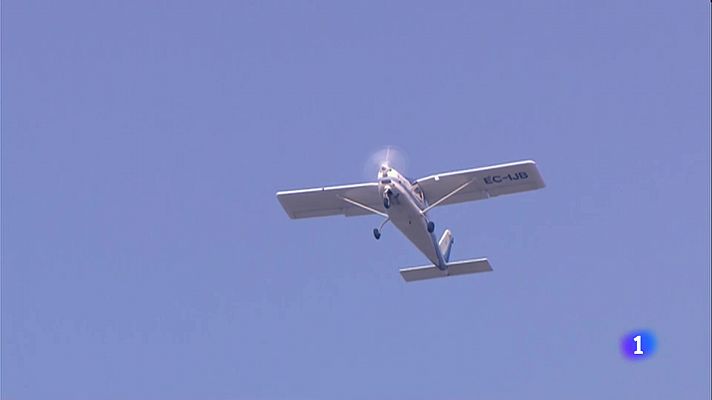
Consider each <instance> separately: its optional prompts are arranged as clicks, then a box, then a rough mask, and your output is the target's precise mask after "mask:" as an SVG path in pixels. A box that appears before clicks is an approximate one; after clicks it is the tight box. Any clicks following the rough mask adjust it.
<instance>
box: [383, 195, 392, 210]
mask: <svg viewBox="0 0 712 400" xmlns="http://www.w3.org/2000/svg"><path fill="white" fill-rule="evenodd" d="M383 207H384V208H386V209H389V208H391V198H390V197H388V196H385V197H384V198H383Z"/></svg>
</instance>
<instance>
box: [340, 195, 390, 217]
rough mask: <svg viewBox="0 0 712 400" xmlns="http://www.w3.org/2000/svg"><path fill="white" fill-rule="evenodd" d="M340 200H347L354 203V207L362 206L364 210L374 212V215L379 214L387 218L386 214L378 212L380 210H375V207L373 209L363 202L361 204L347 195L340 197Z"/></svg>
mask: <svg viewBox="0 0 712 400" xmlns="http://www.w3.org/2000/svg"><path fill="white" fill-rule="evenodd" d="M341 200H343V201H345V202H347V203H350V204H353V205H355V206H356V207H359V208H362V209H364V210H366V211H368V212H372V213H374V214H376V215H380V216H381V217H384V218H388V214H386V213H382V212H380V211H378V210H376V209H373V208H371V207H369V206H367V205H365V204H361V203H359V202H358V201H355V200H351V199H349V198H348V197H341Z"/></svg>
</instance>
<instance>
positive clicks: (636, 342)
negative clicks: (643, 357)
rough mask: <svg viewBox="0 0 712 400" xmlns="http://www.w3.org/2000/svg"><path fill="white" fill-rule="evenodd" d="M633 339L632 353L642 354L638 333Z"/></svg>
mask: <svg viewBox="0 0 712 400" xmlns="http://www.w3.org/2000/svg"><path fill="white" fill-rule="evenodd" d="M633 341H635V351H634V352H633V354H636V355H638V354H643V349H641V348H640V347H641V344H640V342H641V340H640V335H638V336H636V337H634V338H633Z"/></svg>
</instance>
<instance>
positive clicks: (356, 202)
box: [277, 160, 544, 282]
mask: <svg viewBox="0 0 712 400" xmlns="http://www.w3.org/2000/svg"><path fill="white" fill-rule="evenodd" d="M543 187H544V181H543V180H542V178H541V175H540V174H539V170H538V169H537V167H536V163H535V162H534V161H531V160H527V161H518V162H513V163H508V164H501V165H493V166H488V167H481V168H474V169H467V170H462V171H454V172H445V173H441V174H435V175H431V176H427V177H425V178H421V179H418V180H410V179H408V178H406V177H405V176H404V175H402V174H401V173H399V172H398V171H396V170H395V168H392V167H391V166H390V165H389V164H388V162H384V163H382V164H381V165H380V168H379V171H378V180H377V181H376V182H369V183H359V184H355V185H344V186H331V187H320V188H314V189H302V190H289V191H282V192H277V199H279V202H280V203H281V204H282V207H283V208H284V210H285V211H286V212H287V215H289V217H290V218H292V219H297V218H311V217H324V216H329V215H345V216H347V217H352V216H357V215H369V214H375V215H380V216H381V217H383V218H385V220H384V221H383V223H381V225H380V226H379V227H378V228H375V229H374V230H373V236H374V237H375V238H376V239H380V238H381V233H382V230H383V227H384V226H385V225H386V223H388V222H389V221H390V222H392V223H393V225H395V226H396V228H398V230H400V231H401V232H402V233H403V234H404V235H405V236H406V237H407V238H408V240H410V241H411V242H412V243H413V244H414V245H415V247H417V248H418V250H420V251H421V252H422V253H423V254H425V256H426V257H427V258H428V260H430V262H432V264H431V265H425V266H420V267H411V268H404V269H401V270H400V273H401V276H402V277H403V279H405V281H407V282H410V281H417V280H422V279H431V278H440V277H446V276H453V275H462V274H471V273H476V272H487V271H492V267H491V266H490V264H489V261H488V260H487V259H486V258H479V259H472V260H464V261H454V262H451V261H450V250H451V249H452V244H453V243H454V239H453V235H452V232H450V230H449V229H446V230H445V232H443V234H442V236H441V237H440V240H437V239H436V237H435V234H434V232H435V223H434V222H433V221H432V220H430V218H429V217H428V211H430V210H432V209H433V208H435V207H438V206H444V205H448V204H455V203H462V202H465V201H474V200H482V199H488V198H490V197H495V196H499V195H503V194H510V193H518V192H525V191H529V190H536V189H541V188H543Z"/></svg>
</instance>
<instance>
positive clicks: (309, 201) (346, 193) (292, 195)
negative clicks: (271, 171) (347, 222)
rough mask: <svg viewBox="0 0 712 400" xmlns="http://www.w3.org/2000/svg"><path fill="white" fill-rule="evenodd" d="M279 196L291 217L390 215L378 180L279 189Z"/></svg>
mask: <svg viewBox="0 0 712 400" xmlns="http://www.w3.org/2000/svg"><path fill="white" fill-rule="evenodd" d="M277 199H279V202H280V203H281V204H282V207H283V208H284V211H286V212H287V215H289V217H290V218H312V217H325V216H329V215H344V216H347V217H352V216H356V215H368V214H377V215H381V216H386V210H385V209H384V208H383V198H382V197H381V195H380V194H379V193H378V183H376V182H373V183H360V184H356V185H344V186H331V187H323V188H315V189H302V190H289V191H284V192H277ZM356 204H358V205H356Z"/></svg>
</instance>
